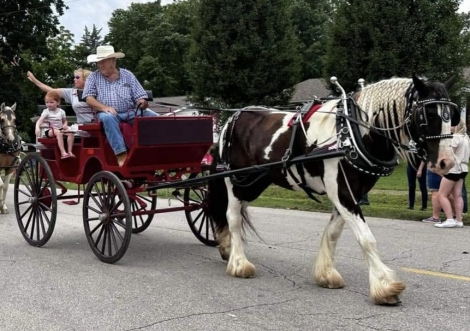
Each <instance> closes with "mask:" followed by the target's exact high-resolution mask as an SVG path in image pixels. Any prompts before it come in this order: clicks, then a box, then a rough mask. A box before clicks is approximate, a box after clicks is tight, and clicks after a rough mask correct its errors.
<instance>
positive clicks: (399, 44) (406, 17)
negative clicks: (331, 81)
mask: <svg viewBox="0 0 470 331" xmlns="http://www.w3.org/2000/svg"><path fill="white" fill-rule="evenodd" d="M459 3H460V0H432V1H431V0H409V1H389V0H360V1H359V0H349V1H344V0H343V1H338V3H337V8H336V13H335V15H334V16H333V19H332V21H331V24H330V25H329V33H328V42H327V53H326V57H325V72H324V76H325V78H329V77H330V76H332V75H334V76H337V77H338V79H339V81H340V82H341V83H342V85H344V87H345V88H346V89H347V90H354V89H355V87H356V82H357V79H358V78H365V79H366V81H368V82H372V81H377V80H380V79H383V78H390V77H392V76H403V77H410V76H411V74H412V73H417V74H420V75H425V76H427V77H428V78H430V79H436V80H445V79H447V78H449V77H450V75H451V74H453V73H460V72H461V71H462V68H463V66H464V64H465V62H464V61H465V57H466V56H467V55H465V54H467V53H468V50H467V48H468V46H467V45H466V41H465V40H466V38H465V37H464V36H463V35H462V34H461V32H462V30H463V27H464V18H463V16H462V15H459V14H458V13H457V10H458V7H459Z"/></svg>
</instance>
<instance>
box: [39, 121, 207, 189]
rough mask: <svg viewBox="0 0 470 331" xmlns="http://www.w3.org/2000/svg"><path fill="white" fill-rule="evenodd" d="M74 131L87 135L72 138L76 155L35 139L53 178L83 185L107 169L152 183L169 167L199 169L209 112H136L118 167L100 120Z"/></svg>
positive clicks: (53, 141)
mask: <svg viewBox="0 0 470 331" xmlns="http://www.w3.org/2000/svg"><path fill="white" fill-rule="evenodd" d="M79 130H80V131H82V132H86V133H87V137H86V138H85V137H80V136H77V137H76V138H75V142H74V145H73V153H74V154H75V156H76V159H74V158H67V159H61V158H60V151H59V148H58V146H57V141H56V139H55V138H49V137H43V138H39V139H38V142H39V143H40V144H41V145H42V146H41V149H40V154H41V156H42V157H43V158H44V159H45V160H46V161H47V164H48V165H49V167H50V168H51V171H52V173H53V174H54V179H55V180H57V181H64V182H71V183H76V184H86V183H88V181H89V180H90V178H91V177H92V176H93V175H94V174H95V173H97V172H99V171H110V172H112V173H115V174H116V175H117V176H118V177H119V178H121V179H138V180H140V181H145V182H158V181H159V180H160V179H159V177H158V175H156V173H161V174H164V173H169V172H170V171H173V170H180V169H184V171H185V172H191V173H199V172H201V166H202V165H201V160H202V159H203V158H204V155H205V154H206V153H207V151H208V149H209V148H210V146H211V145H212V143H213V141H212V140H213V138H212V118H211V117H210V116H181V117H178V116H159V117H153V118H141V117H136V119H135V122H134V125H133V128H132V141H133V144H132V147H131V148H130V150H129V151H128V158H127V160H126V163H125V164H124V166H123V167H119V166H118V164H117V162H116V156H115V155H114V153H113V151H112V149H111V146H110V145H109V143H108V141H107V139H106V136H105V134H104V131H103V128H102V125H101V123H91V124H82V125H80V126H79ZM88 134H89V136H88ZM165 180H171V178H166V179H165Z"/></svg>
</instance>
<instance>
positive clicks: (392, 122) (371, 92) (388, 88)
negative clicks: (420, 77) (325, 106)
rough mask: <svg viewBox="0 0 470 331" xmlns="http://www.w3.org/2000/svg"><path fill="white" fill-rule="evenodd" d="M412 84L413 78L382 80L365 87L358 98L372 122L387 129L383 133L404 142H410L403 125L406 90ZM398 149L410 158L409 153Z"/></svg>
mask: <svg viewBox="0 0 470 331" xmlns="http://www.w3.org/2000/svg"><path fill="white" fill-rule="evenodd" d="M411 84H412V79H411V78H391V79H386V80H382V81H379V82H377V83H373V84H370V85H367V86H366V87H364V88H363V89H362V90H361V92H360V94H359V97H358V99H357V103H358V105H359V106H360V107H361V109H362V110H363V111H365V112H366V113H367V114H368V115H369V121H370V124H371V125H373V126H378V127H379V128H383V129H386V130H384V131H383V132H382V133H383V134H385V135H386V136H388V137H390V138H392V137H393V136H395V137H399V138H400V141H401V143H402V144H408V142H409V138H408V137H407V135H406V132H405V130H403V125H404V120H405V112H406V108H407V102H408V100H407V96H406V92H407V90H408V89H409V87H410V85H411ZM397 151H398V153H399V154H400V156H401V157H403V158H404V159H406V160H409V156H408V153H404V152H403V150H397Z"/></svg>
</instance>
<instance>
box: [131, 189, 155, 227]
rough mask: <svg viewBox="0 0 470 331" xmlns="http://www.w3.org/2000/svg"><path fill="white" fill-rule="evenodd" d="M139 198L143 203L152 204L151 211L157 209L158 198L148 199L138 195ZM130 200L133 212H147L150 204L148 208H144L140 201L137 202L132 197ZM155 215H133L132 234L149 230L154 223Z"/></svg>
mask: <svg viewBox="0 0 470 331" xmlns="http://www.w3.org/2000/svg"><path fill="white" fill-rule="evenodd" d="M136 196H137V198H138V199H139V200H141V202H147V203H150V209H152V210H154V209H155V208H156V207H157V197H148V196H145V195H142V194H136ZM129 198H130V203H131V209H132V212H135V211H143V210H147V207H148V204H147V206H146V207H142V206H141V204H140V203H139V201H137V200H136V199H135V198H133V197H132V196H131V197H129ZM153 216H154V214H149V215H133V216H132V233H140V232H142V231H144V230H145V229H147V228H148V227H149V225H150V223H152V220H153Z"/></svg>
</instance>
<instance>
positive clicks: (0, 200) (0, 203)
mask: <svg viewBox="0 0 470 331" xmlns="http://www.w3.org/2000/svg"><path fill="white" fill-rule="evenodd" d="M12 175H13V170H12V171H8V170H7V171H5V178H4V180H3V181H2V184H0V187H1V186H3V187H1V188H0V191H1V192H0V194H1V195H0V211H1V213H2V214H8V208H7V203H6V201H5V199H6V197H7V192H8V185H9V184H10V179H11V176H12Z"/></svg>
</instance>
